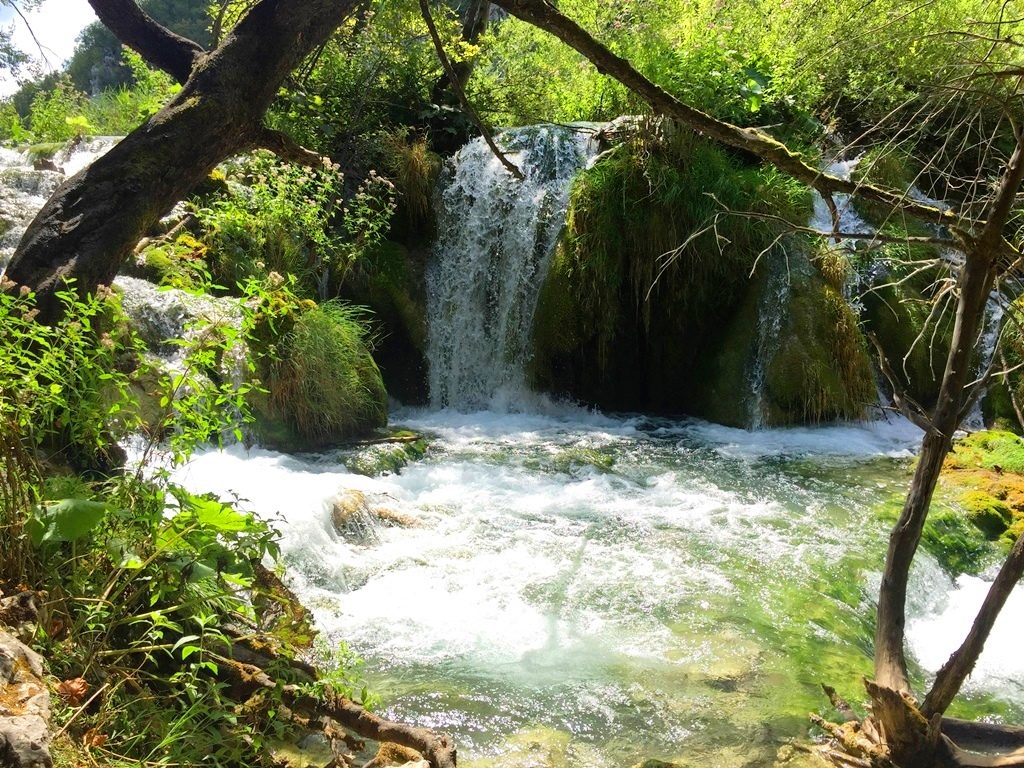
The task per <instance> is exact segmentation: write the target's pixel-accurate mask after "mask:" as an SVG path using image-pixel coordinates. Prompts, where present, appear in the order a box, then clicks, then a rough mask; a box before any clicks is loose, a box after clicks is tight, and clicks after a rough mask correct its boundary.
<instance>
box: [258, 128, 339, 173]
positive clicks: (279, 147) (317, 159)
mask: <svg viewBox="0 0 1024 768" xmlns="http://www.w3.org/2000/svg"><path fill="white" fill-rule="evenodd" d="M253 149H266V150H268V151H269V152H273V153H274V154H275V155H277V156H278V157H280V158H281V159H282V160H287V161H288V162H289V163H295V164H296V165H305V166H307V167H309V168H320V167H323V166H328V165H333V163H332V161H331V159H330V158H329V157H324V156H323V155H321V154H319V153H317V152H314V151H313V150H311V149H306V148H305V147H304V146H302V145H301V144H299V143H298V142H297V141H295V139H293V138H292V137H291V136H289V135H288V134H287V133H284V132H283V131H276V130H274V129H273V128H262V129H260V130H259V131H258V132H257V133H256V137H255V140H254V142H253Z"/></svg>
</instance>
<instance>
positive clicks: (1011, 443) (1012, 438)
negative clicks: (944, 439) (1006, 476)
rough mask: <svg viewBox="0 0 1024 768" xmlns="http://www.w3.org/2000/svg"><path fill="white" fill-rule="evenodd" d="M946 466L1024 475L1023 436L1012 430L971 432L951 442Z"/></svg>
mask: <svg viewBox="0 0 1024 768" xmlns="http://www.w3.org/2000/svg"><path fill="white" fill-rule="evenodd" d="M946 466H947V467H949V468H951V469H974V468H982V469H993V470H996V471H998V472H1011V473H1015V474H1024V439H1022V438H1021V437H1020V436H1018V435H1015V434H1013V433H1012V432H998V431H994V430H991V431H984V432H974V433H972V434H970V435H967V436H966V437H964V438H962V439H960V440H957V441H956V442H955V443H954V445H953V450H952V452H951V454H950V456H949V457H948V458H947V460H946Z"/></svg>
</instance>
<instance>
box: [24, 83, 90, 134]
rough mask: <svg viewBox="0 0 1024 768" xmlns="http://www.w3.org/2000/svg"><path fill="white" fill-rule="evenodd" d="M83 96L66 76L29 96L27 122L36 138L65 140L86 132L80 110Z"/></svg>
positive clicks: (85, 122)
mask: <svg viewBox="0 0 1024 768" xmlns="http://www.w3.org/2000/svg"><path fill="white" fill-rule="evenodd" d="M84 105H85V97H84V96H83V95H82V94H81V93H80V92H78V91H76V90H75V88H74V86H73V85H72V84H71V81H70V80H68V79H67V78H64V79H61V80H59V81H58V82H57V84H56V87H54V89H53V90H50V91H40V92H39V93H38V94H36V97H35V98H34V99H33V100H32V109H31V111H30V112H29V117H28V126H29V130H30V131H31V132H32V136H33V137H34V138H35V140H36V141H66V140H67V139H71V138H74V137H75V136H81V135H82V134H83V133H90V132H91V131H90V129H91V126H90V125H89V123H88V120H87V119H86V118H85V116H84V115H83V114H82V110H83V107H84Z"/></svg>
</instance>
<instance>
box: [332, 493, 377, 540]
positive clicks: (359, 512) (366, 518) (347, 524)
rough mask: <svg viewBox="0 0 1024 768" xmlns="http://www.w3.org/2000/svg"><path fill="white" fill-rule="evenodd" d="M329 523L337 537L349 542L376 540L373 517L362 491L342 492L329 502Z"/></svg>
mask: <svg viewBox="0 0 1024 768" xmlns="http://www.w3.org/2000/svg"><path fill="white" fill-rule="evenodd" d="M331 523H332V524H333V525H334V530H335V531H337V533H338V535H339V536H341V537H342V538H344V539H347V540H349V541H355V542H357V543H366V542H368V541H372V540H374V539H376V538H377V534H376V532H375V531H374V516H373V513H372V512H371V511H370V505H369V504H367V502H366V494H364V493H363V492H362V491H355V490H347V491H342V492H341V494H339V495H338V496H336V497H335V498H334V500H333V501H332V502H331Z"/></svg>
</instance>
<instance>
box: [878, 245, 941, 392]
mask: <svg viewBox="0 0 1024 768" xmlns="http://www.w3.org/2000/svg"><path fill="white" fill-rule="evenodd" d="M935 256H936V254H934V253H932V252H931V251H929V250H927V249H922V248H920V247H918V246H913V247H907V246H905V245H895V244H889V245H886V246H885V247H884V248H883V249H882V251H881V255H880V256H879V257H878V259H876V261H875V264H874V265H873V266H872V267H871V268H872V269H873V271H874V272H875V275H876V276H875V279H874V282H873V284H872V285H871V287H870V288H869V290H868V291H866V292H865V293H864V295H863V297H862V301H863V305H864V325H865V328H866V329H867V330H868V331H869V332H871V333H873V334H874V335H875V338H876V339H877V340H878V343H879V345H880V346H881V348H882V350H883V352H884V353H885V356H886V358H887V360H888V361H889V366H890V368H891V369H892V371H893V372H894V374H895V375H896V377H897V378H898V379H899V382H900V384H901V385H902V386H903V388H904V389H905V390H906V391H907V393H908V394H909V395H910V396H911V397H912V398H914V399H915V400H916V401H917V402H919V403H921V404H922V405H924V406H925V407H929V406H931V405H934V403H935V399H936V397H937V396H938V389H939V384H940V383H941V381H942V373H943V370H944V368H945V363H946V357H947V355H948V354H949V346H950V343H951V339H952V334H953V317H952V313H951V312H945V313H939V314H938V316H934V315H933V313H932V309H933V299H934V298H935V290H936V286H937V285H938V283H939V281H941V280H942V279H943V278H944V277H945V276H946V274H945V271H944V269H940V268H929V269H926V270H924V271H922V272H920V273H917V274H914V272H913V271H912V270H913V267H912V266H910V265H909V263H910V262H911V261H923V260H928V259H933V258H935Z"/></svg>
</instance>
